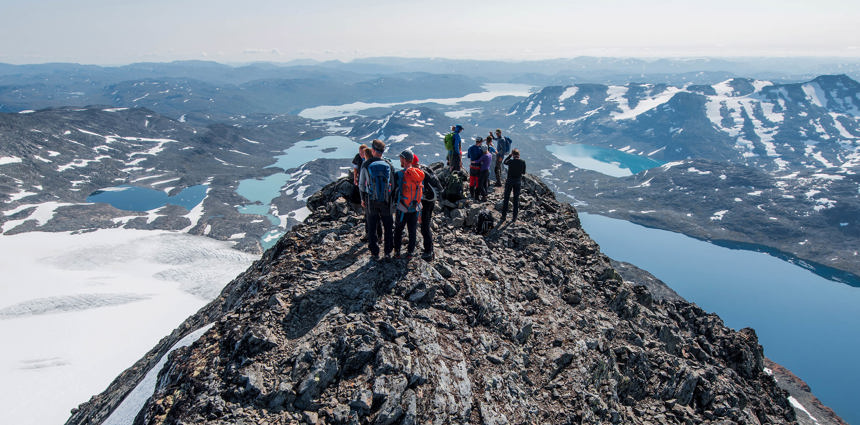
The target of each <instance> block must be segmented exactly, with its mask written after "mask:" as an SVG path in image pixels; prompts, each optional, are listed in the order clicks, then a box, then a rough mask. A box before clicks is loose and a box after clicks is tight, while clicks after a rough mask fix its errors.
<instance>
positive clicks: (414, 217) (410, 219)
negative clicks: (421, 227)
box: [404, 212, 418, 255]
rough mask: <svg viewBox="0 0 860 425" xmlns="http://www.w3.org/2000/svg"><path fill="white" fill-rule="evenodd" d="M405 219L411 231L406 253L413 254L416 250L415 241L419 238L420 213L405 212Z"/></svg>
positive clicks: (409, 231) (407, 227)
mask: <svg viewBox="0 0 860 425" xmlns="http://www.w3.org/2000/svg"><path fill="white" fill-rule="evenodd" d="M404 221H406V229H407V230H408V233H409V242H408V243H407V245H406V254H408V255H412V253H413V252H414V251H415V242H416V240H417V233H418V232H417V230H418V213H417V212H414V213H408V214H405V217H404Z"/></svg>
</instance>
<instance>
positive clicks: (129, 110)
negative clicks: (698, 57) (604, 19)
mask: <svg viewBox="0 0 860 425" xmlns="http://www.w3.org/2000/svg"><path fill="white" fill-rule="evenodd" d="M485 88H486V87H485ZM138 89H141V88H140V87H138ZM528 89H529V88H528V87H498V95H492V96H489V95H485V96H471V97H470V96H465V97H463V98H458V99H453V100H452V99H432V98H428V99H426V100H421V101H409V102H388V103H370V102H368V103H350V104H347V105H330V106H324V105H315V106H309V107H308V109H305V110H304V111H303V112H302V113H300V114H299V115H292V114H256V115H248V116H245V115H235V114H234V115H232V116H231V118H230V119H229V120H227V121H224V122H219V123H209V124H206V125H203V124H200V119H199V117H200V116H201V113H200V112H199V111H197V113H196V115H195V116H196V117H198V119H197V120H196V121H194V123H192V122H186V120H185V114H184V113H182V114H176V113H175V111H174V110H173V109H171V111H172V112H170V113H169V112H168V111H158V110H157V107H153V106H152V105H148V106H149V107H150V108H152V109H144V108H138V107H135V105H136V104H135V102H134V100H136V99H144V97H142V96H145V95H146V93H143V94H140V95H136V96H135V97H134V99H130V102H129V104H127V105H126V104H121V105H119V106H122V107H116V106H111V107H107V106H105V107H95V106H91V107H86V108H72V107H64V108H55V109H46V110H40V111H23V112H21V113H14V114H0V199H2V204H0V232H2V236H0V252H2V253H3V256H2V261H3V270H4V275H5V277H4V280H3V283H2V284H0V291H2V296H0V337H2V338H3V339H4V341H7V344H6V345H7V346H8V347H9V348H7V349H4V350H3V352H2V354H0V356H2V357H0V367H2V368H3V370H4V373H3V375H4V377H8V378H7V379H8V380H9V382H14V385H10V384H8V383H7V385H6V386H5V390H4V391H3V392H2V393H0V394H2V397H0V400H3V401H2V402H0V410H3V411H4V412H11V413H9V414H10V415H11V416H8V417H9V419H10V420H9V421H8V422H9V423H16V424H28V423H32V424H36V423H59V422H61V421H63V420H64V419H65V418H66V417H68V410H69V409H70V408H72V407H75V406H76V405H77V403H80V402H83V401H85V400H86V398H87V397H89V396H90V395H92V394H96V393H98V392H100V391H101V390H103V389H104V388H105V386H106V385H107V384H108V383H109V380H110V379H111V378H112V377H114V376H116V375H117V374H118V373H119V372H120V371H121V370H122V369H124V368H125V367H128V366H130V365H131V364H132V363H133V362H134V361H135V360H136V359H138V358H139V357H140V356H141V355H142V354H143V353H144V352H145V351H146V350H148V349H149V348H151V347H152V346H153V345H154V343H155V342H156V341H157V340H158V339H159V338H160V337H161V336H164V335H166V334H168V333H169V331H170V330H171V329H173V328H174V327H175V326H176V325H177V324H178V323H179V322H180V321H181V320H182V319H183V318H185V317H187V316H188V315H189V314H191V313H193V312H194V311H196V310H197V309H198V308H199V307H201V306H202V305H204V304H205V303H206V301H207V300H209V299H211V298H212V297H213V296H214V295H215V294H217V293H218V292H219V291H220V288H221V287H223V285H225V284H226V283H227V282H229V280H230V279H231V278H232V277H234V276H235V275H236V274H238V273H239V272H241V271H242V270H244V269H245V268H246V267H247V266H248V265H249V264H250V263H251V262H252V261H253V260H254V259H255V258H256V257H257V256H258V255H259V253H260V252H261V251H262V250H263V248H264V244H265V243H266V239H267V238H272V237H276V236H277V235H279V234H282V233H283V232H285V231H286V230H288V229H289V228H290V227H292V226H293V225H295V224H296V223H298V222H300V221H301V220H302V219H303V217H304V216H305V214H306V213H307V210H306V208H305V200H306V199H307V197H308V196H310V195H311V194H312V193H314V192H315V191H316V190H317V189H319V188H320V187H322V186H323V185H324V184H326V183H328V182H330V181H331V180H332V179H334V178H337V177H338V176H341V175H343V174H344V173H345V171H346V170H347V169H348V168H349V160H350V159H351V156H352V154H351V153H350V154H349V155H343V158H332V157H328V158H320V159H316V160H310V161H304V162H301V163H300V164H299V165H297V166H295V167H294V168H287V169H284V168H279V167H278V166H277V165H276V163H277V158H278V157H279V156H280V155H284V154H285V152H286V151H287V149H290V148H291V147H294V146H298V143H299V142H301V141H314V140H318V139H321V138H322V137H324V136H341V137H347V138H349V139H350V140H351V141H353V142H356V143H367V142H369V141H370V140H372V139H374V138H380V139H383V140H386V141H387V142H388V143H389V145H390V146H391V151H390V153H389V154H388V155H389V156H390V157H395V156H396V153H397V152H399V151H400V150H403V149H405V148H410V149H412V150H414V151H415V152H416V153H417V154H418V155H419V157H420V158H421V161H422V162H424V163H427V162H435V161H438V160H443V159H442V158H443V156H442V142H441V139H442V134H443V133H444V132H447V130H448V128H450V126H451V124H452V123H454V122H455V121H456V122H457V123H462V124H463V125H464V126H465V127H466V131H465V133H464V138H463V139H464V150H465V147H466V146H468V145H469V144H471V142H470V140H474V137H475V136H476V135H481V136H484V135H486V133H487V131H488V130H491V129H495V128H502V129H503V130H504V131H505V133H506V134H507V135H509V136H511V138H512V139H513V140H514V147H516V148H519V149H520V150H521V151H522V152H523V155H524V157H525V158H526V160H527V161H528V167H529V171H530V172H531V173H534V174H539V175H540V176H541V177H542V178H544V179H545V180H546V181H547V182H548V183H549V184H551V185H552V186H553V187H554V189H556V190H557V191H558V192H559V194H560V196H561V195H567V196H569V197H570V200H571V201H572V202H574V203H575V204H576V205H577V208H579V209H582V210H585V211H590V212H597V213H600V214H603V215H609V216H615V217H619V218H623V219H626V220H629V221H633V222H637V223H640V224H646V225H649V226H653V227H660V228H665V229H669V230H674V231H678V232H683V233H685V234H688V235H691V236H694V237H698V238H701V239H706V240H713V241H723V242H733V243H738V244H741V245H743V246H757V247H764V248H767V249H771V250H774V251H778V252H779V253H783V254H785V255H786V256H787V257H790V258H791V259H793V260H795V261H797V262H806V263H809V264H811V265H810V267H811V268H815V267H816V266H822V267H826V268H832V269H834V270H835V271H834V272H833V273H834V274H838V272H839V271H847V272H850V273H853V275H854V276H855V277H856V276H860V261H858V259H860V257H858V253H857V247H858V246H860V176H858V174H857V172H858V171H860V141H858V139H860V120H858V117H860V84H858V83H857V82H856V81H854V80H852V79H850V78H848V77H845V76H822V77H819V78H816V79H815V80H813V81H809V82H805V83H796V84H775V83H771V82H766V81H757V80H746V79H732V80H728V81H725V82H722V83H719V84H713V85H686V86H677V87H676V86H669V85H661V84H627V85H619V86H613V85H602V84H577V85H569V86H552V87H545V88H542V89H532V90H531V92H529V90H528ZM492 90H493V89H492V88H489V89H488V91H492ZM150 97H154V95H153V96H150ZM173 107H175V105H174V106H173ZM173 107H172V108H173ZM168 115H169V116H170V117H173V118H170V117H168ZM571 143H581V144H588V145H592V146H599V147H603V148H610V149H614V150H617V151H621V152H623V153H626V154H630V155H636V156H639V157H647V158H650V159H653V160H655V161H660V162H662V163H664V165H662V166H658V167H656V168H651V169H649V170H647V171H642V172H640V173H638V174H632V173H631V175H628V176H623V177H612V176H609V175H605V174H601V173H599V172H596V171H592V170H586V169H582V168H577V167H575V166H574V165H572V164H570V163H568V162H565V161H564V160H562V159H560V158H559V157H557V156H555V155H554V154H553V153H552V152H551V151H549V150H548V149H547V148H548V147H549V146H551V145H567V144H571ZM311 147H312V146H311ZM320 152H323V151H320ZM313 153H316V151H314V152H312V154H313ZM312 156H313V155H312ZM319 156H320V157H322V156H324V155H319ZM276 174H278V175H280V174H283V175H285V177H284V181H285V183H284V184H283V185H281V186H280V188H278V189H277V191H276V192H275V193H274V194H273V195H272V197H271V200H269V201H265V200H263V201H260V200H251V199H248V198H246V197H243V196H242V195H239V194H238V193H237V189H239V186H240V184H241V182H243V181H249V180H258V181H265V180H266V179H268V178H271V177H273V176H274V175H276ZM198 185H202V186H205V196H204V197H203V198H202V201H200V202H199V203H198V204H196V205H195V206H194V207H192V208H190V209H189V208H185V207H182V206H178V205H173V204H171V203H169V202H170V201H168V202H167V203H166V204H165V205H162V206H159V207H157V208H153V209H149V210H144V211H128V210H120V209H117V208H115V207H113V206H110V205H108V204H104V203H92V202H88V201H87V198H88V197H89V196H90V195H91V194H93V193H95V192H97V191H105V190H119V189H118V188H119V187H121V186H138V187H143V188H147V189H154V190H156V191H159V192H162V193H163V194H166V195H170V196H177V195H178V194H180V192H181V191H182V190H183V189H185V188H188V187H192V186H198ZM249 205H251V206H255V207H258V209H257V210H255V211H256V212H254V213H249V212H248V211H246V210H244V209H243V208H245V207H248V206H249ZM49 232H50V233H49ZM273 235H274V236H273ZM849 280H850V276H849ZM24 341H26V344H24V343H22V342H24ZM47 389H50V390H47ZM24 393H31V394H32V393H38V394H40V395H41V396H43V397H44V398H43V399H40V400H32V399H31V400H29V401H24V400H23V399H22V398H21V397H18V396H17V395H18V394H24ZM45 406H57V407H56V408H54V407H52V408H51V409H45ZM40 410H44V413H39V411H40ZM39 414H44V415H45V416H39Z"/></svg>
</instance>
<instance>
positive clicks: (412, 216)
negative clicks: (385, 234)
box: [394, 211, 418, 255]
mask: <svg viewBox="0 0 860 425" xmlns="http://www.w3.org/2000/svg"><path fill="white" fill-rule="evenodd" d="M394 216H395V217H396V218H397V221H396V222H395V223H394V252H395V253H397V254H400V246H401V245H403V227H406V228H407V230H408V231H409V243H408V244H407V245H406V254H408V255H412V252H413V251H415V240H416V232H415V231H416V230H417V228H418V212H403V211H397V212H395V213H394Z"/></svg>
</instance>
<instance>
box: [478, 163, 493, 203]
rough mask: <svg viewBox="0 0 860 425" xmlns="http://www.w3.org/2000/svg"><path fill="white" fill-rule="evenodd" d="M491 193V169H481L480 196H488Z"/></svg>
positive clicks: (479, 180)
mask: <svg viewBox="0 0 860 425" xmlns="http://www.w3.org/2000/svg"><path fill="white" fill-rule="evenodd" d="M489 193H490V169H489V168H487V169H486V170H481V173H480V174H478V196H480V197H481V199H483V198H486V197H487V195H488V194H489Z"/></svg>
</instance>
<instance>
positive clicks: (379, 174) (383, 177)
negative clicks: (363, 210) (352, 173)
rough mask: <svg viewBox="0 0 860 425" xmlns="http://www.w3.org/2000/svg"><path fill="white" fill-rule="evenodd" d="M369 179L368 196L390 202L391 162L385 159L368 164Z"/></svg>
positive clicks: (371, 198)
mask: <svg viewBox="0 0 860 425" xmlns="http://www.w3.org/2000/svg"><path fill="white" fill-rule="evenodd" d="M367 179H368V182H367V198H368V199H369V200H371V201H374V202H385V203H388V201H389V200H390V199H391V181H390V180H391V164H389V163H388V161H385V160H376V161H372V162H371V163H369V164H367Z"/></svg>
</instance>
